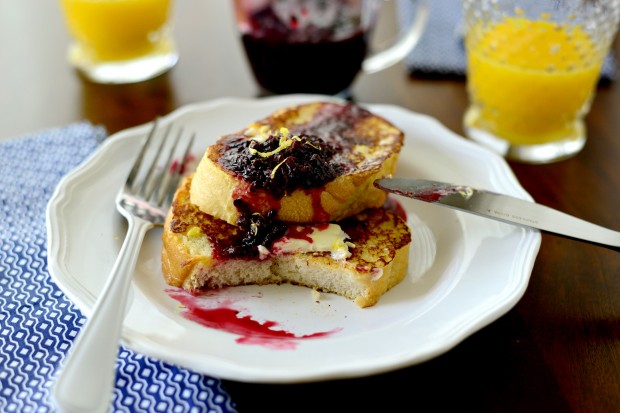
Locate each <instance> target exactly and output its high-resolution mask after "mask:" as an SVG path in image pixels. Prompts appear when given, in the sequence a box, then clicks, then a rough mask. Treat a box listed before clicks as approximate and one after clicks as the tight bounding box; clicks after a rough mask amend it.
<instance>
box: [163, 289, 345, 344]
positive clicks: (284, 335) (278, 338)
mask: <svg viewBox="0 0 620 413" xmlns="http://www.w3.org/2000/svg"><path fill="white" fill-rule="evenodd" d="M166 293H168V295H169V296H170V297H171V298H173V299H175V300H176V301H178V302H179V303H181V304H182V305H183V306H184V307H185V311H184V312H183V317H185V318H186V319H188V320H190V321H193V322H196V323H198V324H201V325H203V326H205V327H208V328H213V329H216V330H220V331H226V332H228V333H231V334H236V335H238V336H239V337H238V338H237V339H236V340H235V341H236V342H237V343H239V344H248V345H260V346H265V347H267V348H270V349H273V350H294V349H295V348H297V345H298V344H299V342H300V341H301V340H308V339H316V338H324V337H328V336H330V335H331V334H334V333H336V332H338V331H340V329H335V330H332V331H321V332H316V333H312V334H304V335H300V336H297V335H295V334H294V333H292V332H289V331H286V330H279V329H278V330H276V329H274V327H278V325H279V324H278V323H277V322H276V321H270V320H268V321H263V322H258V321H256V320H254V319H253V318H252V316H251V315H240V314H239V313H241V311H240V310H238V309H235V308H232V304H233V303H232V302H231V301H224V302H217V306H216V307H207V306H205V302H206V301H205V296H204V295H203V296H195V295H192V294H190V293H188V292H186V291H185V290H182V289H172V288H171V289H167V290H166ZM210 304H213V303H212V302H210Z"/></svg>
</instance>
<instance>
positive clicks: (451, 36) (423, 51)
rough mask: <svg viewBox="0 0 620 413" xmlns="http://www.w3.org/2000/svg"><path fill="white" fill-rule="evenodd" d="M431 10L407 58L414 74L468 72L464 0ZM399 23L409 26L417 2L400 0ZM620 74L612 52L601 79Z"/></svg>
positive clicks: (442, 1)
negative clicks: (420, 34)
mask: <svg viewBox="0 0 620 413" xmlns="http://www.w3.org/2000/svg"><path fill="white" fill-rule="evenodd" d="M428 4H429V7H430V14H429V19H428V24H427V26H426V30H425V31H424V33H423V34H422V37H421V38H420V41H419V43H418V44H417V45H416V47H415V49H414V50H413V51H412V52H411V53H410V54H409V56H407V58H406V59H405V65H406V67H407V69H408V70H409V72H411V73H412V74H438V75H449V76H450V75H451V76H465V75H466V72H467V64H466V58H465V46H464V42H463V35H464V30H463V22H462V18H463V3H462V1H461V0H429V1H428ZM396 5H397V9H398V11H399V12H398V16H399V24H400V27H401V28H405V27H409V25H410V23H411V20H412V19H413V16H414V13H415V8H416V6H415V2H412V1H411V0H397V3H396ZM617 77H618V59H617V57H616V55H615V54H614V53H613V51H612V52H610V53H609V55H608V56H607V59H606V60H605V62H604V63H603V67H602V69H601V79H602V80H606V81H612V80H615V79H616V78H617Z"/></svg>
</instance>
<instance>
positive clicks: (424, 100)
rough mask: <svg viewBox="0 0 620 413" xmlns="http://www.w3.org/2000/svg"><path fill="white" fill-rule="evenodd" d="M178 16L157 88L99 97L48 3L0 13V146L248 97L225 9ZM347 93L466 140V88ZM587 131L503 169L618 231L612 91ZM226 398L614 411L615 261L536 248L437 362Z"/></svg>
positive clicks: (386, 406) (249, 82)
mask: <svg viewBox="0 0 620 413" xmlns="http://www.w3.org/2000/svg"><path fill="white" fill-rule="evenodd" d="M176 11H177V13H176V18H175V19H176V20H175V21H176V27H175V36H176V38H177V41H178V45H179V51H180V55H181V59H180V61H179V63H178V65H177V66H176V67H175V68H174V69H173V70H172V71H170V73H168V74H166V75H164V76H162V77H160V78H157V79H154V80H152V81H147V82H143V83H139V84H134V85H124V86H104V85H96V84H92V83H89V82H87V81H84V80H82V79H81V78H80V77H79V76H78V75H77V74H76V73H75V72H74V71H73V69H72V68H71V67H70V66H69V65H68V64H67V61H66V59H65V50H66V46H67V43H68V35H67V33H66V31H65V29H64V24H63V20H62V17H61V14H60V9H59V6H58V4H56V2H55V1H38V0H20V1H19V2H8V1H7V2H2V3H0V56H1V57H0V114H1V119H2V122H0V139H7V138H10V137H13V136H16V135H20V134H26V133H31V132H36V131H38V130H40V129H44V128H48V127H52V126H61V125H64V124H67V123H70V122H74V121H78V120H82V119H88V120H90V121H91V122H93V123H97V124H103V125H105V126H106V127H107V128H108V131H109V132H110V133H113V132H116V131H118V130H121V129H124V128H127V127H129V126H133V125H136V124H140V123H144V122H147V121H150V120H152V119H153V118H154V117H155V116H157V115H162V114H166V113H169V112H170V111H172V110H174V109H176V108H178V107H180V106H183V105H185V104H189V103H193V102H199V101H205V100H210V99H214V98H218V97H222V96H240V97H252V96H255V95H256V93H257V91H258V89H257V87H256V85H255V83H254V81H253V78H252V76H251V73H250V71H249V68H248V66H247V64H246V62H245V60H244V56H243V52H242V50H241V48H240V44H239V43H238V40H237V38H236V36H235V33H234V30H233V26H232V14H231V10H230V5H229V2H222V1H204V2H193V1H192V2H190V1H179V2H178V4H177V7H176ZM615 48H616V50H618V51H619V52H620V46H618V44H617V43H616V47H615ZM353 93H354V96H355V98H356V99H357V100H359V101H360V102H367V103H391V104H395V105H400V106H403V107H405V108H408V109H410V110H413V111H417V112H421V113H425V114H428V115H431V116H433V117H435V118H437V119H438V120H439V121H441V122H442V123H443V124H444V125H446V126H447V127H448V128H449V129H451V130H453V131H455V132H456V133H458V134H461V135H462V134H463V130H462V125H461V118H462V114H463V111H464V109H465V106H466V104H467V97H466V94H465V88H464V82H463V80H462V79H444V78H436V79H428V78H427V79H421V78H410V77H408V76H407V75H406V73H405V70H404V68H403V66H400V65H398V66H396V67H393V68H391V69H388V70H386V71H384V72H382V73H379V74H374V75H367V76H361V77H360V78H359V79H358V80H357V82H356V84H355V87H354V89H353ZM587 119H588V130H589V140H588V143H587V145H586V147H585V149H584V150H583V151H582V152H581V153H580V154H578V155H577V156H575V157H574V158H572V159H569V160H566V161H562V162H558V163H554V164H550V165H539V166H534V165H525V164H518V163H511V166H512V167H513V169H514V172H515V174H516V175H517V177H518V178H519V180H520V182H521V183H522V185H523V186H524V187H525V189H526V190H527V191H528V192H529V193H530V194H531V195H532V196H533V197H534V198H535V199H536V200H537V201H538V202H539V203H542V204H545V205H549V206H551V207H553V208H557V209H560V210H563V211H565V212H567V213H570V214H573V215H576V216H579V217H581V218H584V219H586V220H590V221H593V222H596V223H598V224H600V225H603V226H608V227H612V228H616V229H620V213H619V210H620V85H618V84H611V85H602V86H600V87H599V90H598V94H597V97H596V99H595V101H594V103H593V106H592V111H591V113H590V114H589V116H588V118H587ZM412 345H415V343H412ZM224 386H225V388H226V390H227V391H229V392H230V393H231V394H232V396H233V397H234V400H235V402H236V403H237V405H238V407H239V408H240V410H241V411H242V412H244V411H272V412H273V411H287V412H289V411H298V410H297V409H298V408H301V407H306V410H308V408H309V407H312V408H315V409H316V410H314V411H339V410H338V409H333V407H334V406H337V407H340V408H341V409H342V411H344V408H345V407H346V410H347V411H372V412H379V411H382V412H383V411H475V412H511V411H515V412H521V411H527V412H542V411H544V412H568V411H571V412H612V411H620V254H618V252H614V251H611V250H607V249H604V248H600V247H595V246H591V245H588V244H584V243H580V242H576V241H572V240H568V239H564V238H559V237H554V236H548V235H543V240H542V246H541V249H540V253H539V255H538V258H537V260H536V263H535V265H534V269H533V272H532V276H531V281H530V284H529V286H528V289H527V292H526V293H525V296H524V297H523V298H522V299H521V300H520V302H519V303H518V304H517V305H516V306H515V307H514V308H513V309H512V310H511V311H510V312H508V313H507V314H506V315H505V316H503V317H501V318H500V319H499V320H497V321H495V322H493V323H492V324H490V325H489V326H488V327H486V328H483V329H482V330H481V331H479V332H477V333H475V334H473V335H472V336H471V337H469V338H468V339H466V340H465V341H464V342H462V343H461V344H460V345H458V346H457V347H456V348H454V349H453V350H451V351H449V352H448V353H446V354H444V355H441V356H439V357H436V358H435V359H433V360H431V361H428V362H425V363H423V364H420V365H416V366H413V367H410V368H405V369H402V370H399V371H395V372H392V373H387V374H382V375H378V376H373V377H369V378H363V379H355V380H344V381H335V382H320V383H312V384H296V385H256V384H247V383H233V382H228V381H225V382H224ZM334 400H335V401H336V403H335V404H334V403H333V401H334ZM261 407H262V408H261Z"/></svg>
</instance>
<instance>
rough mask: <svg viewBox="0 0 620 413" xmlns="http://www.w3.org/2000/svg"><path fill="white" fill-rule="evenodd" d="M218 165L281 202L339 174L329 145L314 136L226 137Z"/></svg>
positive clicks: (321, 184)
mask: <svg viewBox="0 0 620 413" xmlns="http://www.w3.org/2000/svg"><path fill="white" fill-rule="evenodd" d="M227 139H228V140H227V142H226V149H225V150H224V151H223V153H224V156H222V157H221V158H220V159H219V162H220V164H221V165H222V166H223V167H225V168H226V169H229V170H231V171H234V173H235V174H237V175H238V176H240V177H242V178H243V179H244V180H245V181H246V182H249V183H250V184H251V186H252V188H253V189H256V190H265V191H267V192H269V193H270V194H272V195H273V196H274V198H276V199H281V198H282V197H283V196H284V195H286V194H289V193H291V192H292V191H294V190H296V189H310V188H317V187H321V186H323V185H325V184H326V183H327V182H330V181H332V180H333V179H334V178H336V177H337V176H338V175H339V174H341V173H342V172H343V166H342V165H341V164H339V163H336V162H332V159H333V158H334V155H335V153H336V151H335V148H334V147H333V146H330V145H327V144H326V142H325V141H324V140H323V139H321V138H319V137H317V136H314V135H303V134H302V135H292V134H288V135H286V136H285V135H281V134H278V135H274V134H270V135H269V136H268V137H267V139H266V140H265V141H258V140H253V139H248V138H247V137H244V136H238V135H230V136H229V137H227Z"/></svg>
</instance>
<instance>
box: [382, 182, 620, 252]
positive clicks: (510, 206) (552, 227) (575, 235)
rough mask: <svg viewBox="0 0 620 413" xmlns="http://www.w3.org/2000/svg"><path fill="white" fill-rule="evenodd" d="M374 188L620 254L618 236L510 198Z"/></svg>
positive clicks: (412, 187) (423, 187)
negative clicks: (602, 247) (586, 243)
mask: <svg viewBox="0 0 620 413" xmlns="http://www.w3.org/2000/svg"><path fill="white" fill-rule="evenodd" d="M374 185H375V186H376V187H377V188H380V189H382V190H384V191H387V192H390V193H393V194H397V195H402V196H406V197H408V198H412V199H415V200H418V201H423V202H427V203H431V204H435V205H441V206H444V207H449V208H452V209H456V210H459V211H464V212H468V213H471V214H475V215H478V216H482V217H485V218H491V219H494V220H497V221H501V222H505V223H509V224H514V225H519V226H524V227H530V228H536V229H539V230H541V231H544V232H548V233H551V234H555V235H560V236H563V237H566V238H571V239H575V240H579V241H585V242H589V243H592V244H597V245H601V246H605V247H610V248H611V249H614V250H616V251H620V232H618V231H613V230H611V229H609V228H605V227H602V226H599V225H596V224H593V223H591V222H588V221H585V220H583V219H580V218H577V217H575V216H572V215H569V214H566V213H564V212H561V211H558V210H557V209H553V208H550V207H548V206H545V205H542V204H538V203H536V202H531V201H527V200H524V199H520V198H517V197H514V196H510V195H504V194H500V193H496V192H492V191H488V190H482V189H476V188H473V187H471V186H467V185H455V184H451V183H446V182H438V181H431V180H426V179H412V178H384V179H378V180H376V181H374Z"/></svg>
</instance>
